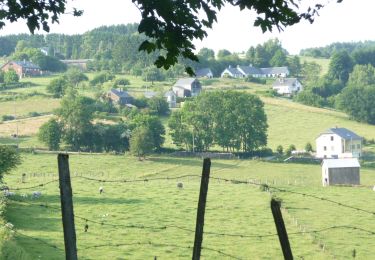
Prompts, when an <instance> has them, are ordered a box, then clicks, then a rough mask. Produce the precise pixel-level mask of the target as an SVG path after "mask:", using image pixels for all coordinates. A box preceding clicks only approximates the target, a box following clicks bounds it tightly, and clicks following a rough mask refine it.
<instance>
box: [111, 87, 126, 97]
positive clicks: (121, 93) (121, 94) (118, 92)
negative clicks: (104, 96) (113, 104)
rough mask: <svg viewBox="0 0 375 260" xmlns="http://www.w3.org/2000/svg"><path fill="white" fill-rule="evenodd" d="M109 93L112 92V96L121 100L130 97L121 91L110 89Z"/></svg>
mask: <svg viewBox="0 0 375 260" xmlns="http://www.w3.org/2000/svg"><path fill="white" fill-rule="evenodd" d="M110 92H112V93H113V94H115V95H116V96H118V97H121V98H127V97H130V95H129V94H128V92H126V91H123V90H119V89H115V88H112V89H111V90H110Z"/></svg>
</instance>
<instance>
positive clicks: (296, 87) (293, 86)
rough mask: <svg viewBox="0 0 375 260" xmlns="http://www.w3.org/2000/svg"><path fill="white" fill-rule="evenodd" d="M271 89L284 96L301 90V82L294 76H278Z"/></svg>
mask: <svg viewBox="0 0 375 260" xmlns="http://www.w3.org/2000/svg"><path fill="white" fill-rule="evenodd" d="M272 89H274V90H275V91H276V92H277V93H278V94H280V95H284V96H288V97H290V96H292V95H293V94H295V93H298V92H300V91H302V90H303V87H302V84H301V82H299V81H298V79H296V78H278V79H276V80H275V82H274V83H273V86H272Z"/></svg>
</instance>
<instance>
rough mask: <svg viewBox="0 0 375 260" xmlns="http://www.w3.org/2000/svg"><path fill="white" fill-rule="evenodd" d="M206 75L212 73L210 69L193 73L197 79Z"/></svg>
mask: <svg viewBox="0 0 375 260" xmlns="http://www.w3.org/2000/svg"><path fill="white" fill-rule="evenodd" d="M207 74H212V71H211V69H210V68H203V69H199V70H197V71H196V72H195V76H197V77H205V76H207Z"/></svg>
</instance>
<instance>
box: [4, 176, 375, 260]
mask: <svg viewBox="0 0 375 260" xmlns="http://www.w3.org/2000/svg"><path fill="white" fill-rule="evenodd" d="M102 176H104V175H102ZM201 177H202V176H200V175H197V174H186V175H180V176H173V177H169V176H167V177H153V176H150V177H149V178H147V177H146V178H142V179H117V180H113V179H104V178H101V179H97V178H92V177H85V176H82V175H81V176H80V175H77V176H73V177H72V178H78V179H83V180H86V181H93V182H99V183H121V184H125V183H148V182H155V181H171V180H181V179H184V178H197V179H199V178H201ZM209 179H211V180H216V181H219V182H224V183H228V184H246V185H252V186H257V187H259V188H260V189H261V190H263V191H267V192H269V194H270V195H271V197H272V196H274V195H275V193H276V192H278V193H290V194H294V195H299V196H303V197H309V198H312V199H315V200H319V201H321V202H327V203H330V204H334V205H336V206H339V207H345V208H347V209H351V210H355V211H357V212H360V213H363V214H371V215H375V211H372V210H368V209H364V208H359V207H356V206H352V205H348V204H345V203H342V202H339V201H335V200H332V199H328V198H324V197H320V196H317V195H314V194H309V193H305V192H299V191H295V190H290V189H286V188H282V187H277V186H274V185H270V184H266V183H259V182H256V181H252V180H240V179H230V178H220V177H212V176H210V177H209ZM57 181H58V180H52V181H48V182H45V183H41V184H38V185H33V186H28V187H15V188H8V189H9V190H13V191H22V190H31V189H35V188H39V187H45V186H47V185H49V184H52V183H54V182H57ZM17 201H20V202H22V203H26V204H29V205H34V206H35V205H37V206H40V207H44V208H47V209H51V210H56V211H57V212H60V211H61V208H60V207H55V206H52V205H48V204H43V203H39V204H38V203H30V202H28V201H25V200H22V199H21V200H17ZM282 211H283V213H288V210H287V209H286V208H282ZM74 218H76V219H77V220H80V221H83V222H84V223H91V224H94V225H100V226H111V227H119V228H120V227H121V228H128V229H145V230H149V231H155V230H166V229H177V230H182V231H185V232H188V233H195V232H196V231H195V230H192V229H189V228H186V227H182V226H178V225H173V224H172V225H161V226H146V225H132V224H129V225H125V224H117V223H108V222H104V221H97V220H93V219H90V218H87V217H85V216H81V215H77V214H74ZM295 222H297V221H295ZM296 226H297V227H298V228H299V229H300V231H299V232H290V233H288V235H289V236H294V235H304V234H313V235H314V234H319V233H323V232H327V231H329V230H335V229H347V230H348V229H350V230H354V231H358V232H363V233H366V234H368V235H370V236H373V235H375V232H373V231H371V230H366V229H363V228H361V227H356V226H350V225H334V226H329V227H325V228H322V229H316V230H306V228H305V227H302V226H301V225H298V224H297V225H296ZM13 231H14V232H15V233H16V234H17V235H20V236H25V237H28V238H29V239H33V240H35V241H38V242H41V243H43V244H46V245H48V246H50V247H54V248H57V247H56V246H55V245H52V244H50V243H48V242H46V241H44V240H43V239H40V238H33V237H31V236H27V235H25V234H23V233H22V232H19V231H16V230H14V229H13ZM203 234H204V235H208V236H221V237H225V236H226V237H237V238H267V237H275V236H278V234H277V233H274V234H236V233H222V232H205V231H203ZM317 243H318V245H319V247H321V249H322V250H323V251H324V250H326V246H325V245H324V244H323V243H322V242H321V241H318V242H317ZM126 245H150V246H151V245H153V246H159V247H163V245H164V246H166V247H174V248H184V249H192V247H191V246H181V245H174V244H168V243H165V244H163V243H156V242H152V241H147V242H142V241H139V242H134V243H108V244H101V245H97V246H89V247H86V248H81V249H80V250H87V249H89V248H96V247H106V246H107V247H119V246H126ZM201 249H203V250H207V251H213V252H216V253H218V254H220V255H222V256H226V257H228V258H233V259H241V257H238V256H235V255H231V254H228V253H226V252H224V251H223V250H219V249H215V248H210V247H205V246H201Z"/></svg>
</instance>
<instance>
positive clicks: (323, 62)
mask: <svg viewBox="0 0 375 260" xmlns="http://www.w3.org/2000/svg"><path fill="white" fill-rule="evenodd" d="M299 58H300V60H301V63H303V62H316V63H318V64H319V65H320V66H322V71H321V72H320V76H323V75H324V74H326V73H327V72H328V68H329V61H330V60H329V59H325V58H313V57H308V56H299Z"/></svg>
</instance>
